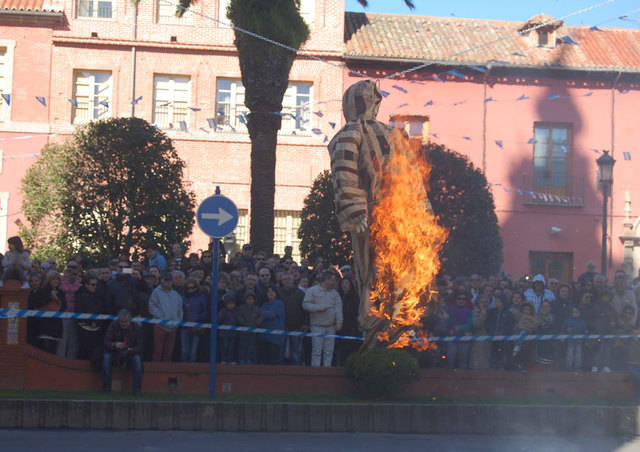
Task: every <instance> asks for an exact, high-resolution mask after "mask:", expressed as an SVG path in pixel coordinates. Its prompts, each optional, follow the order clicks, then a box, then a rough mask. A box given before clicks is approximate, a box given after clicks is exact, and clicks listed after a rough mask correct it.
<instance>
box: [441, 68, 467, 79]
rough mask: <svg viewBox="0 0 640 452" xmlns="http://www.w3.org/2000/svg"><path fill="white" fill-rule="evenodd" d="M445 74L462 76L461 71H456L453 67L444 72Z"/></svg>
mask: <svg viewBox="0 0 640 452" xmlns="http://www.w3.org/2000/svg"><path fill="white" fill-rule="evenodd" d="M445 74H450V75H453V76H454V77H458V78H464V74H463V73H462V72H459V71H456V70H455V69H451V70H449V71H447V72H445Z"/></svg>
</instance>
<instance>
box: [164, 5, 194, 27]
mask: <svg viewBox="0 0 640 452" xmlns="http://www.w3.org/2000/svg"><path fill="white" fill-rule="evenodd" d="M176 3H177V2H175V1H172V0H157V2H156V22H157V23H159V24H174V25H175V24H177V25H191V24H192V23H193V16H194V14H193V12H192V11H191V8H193V7H194V6H192V7H191V8H189V9H187V10H186V11H185V12H184V14H183V15H182V17H177V16H176Z"/></svg>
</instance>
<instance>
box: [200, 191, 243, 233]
mask: <svg viewBox="0 0 640 452" xmlns="http://www.w3.org/2000/svg"><path fill="white" fill-rule="evenodd" d="M196 221H197V222H198V226H200V229H202V232H204V233H205V234H207V235H208V236H210V237H213V238H216V239H220V238H222V237H224V236H226V235H229V234H230V233H231V232H232V231H233V230H234V229H235V228H236V226H237V225H238V208H237V207H236V205H235V204H234V203H233V201H231V200H230V199H229V198H227V197H226V196H221V195H214V196H209V197H208V198H207V199H205V200H204V201H202V203H201V204H200V205H199V206H198V211H197V213H196Z"/></svg>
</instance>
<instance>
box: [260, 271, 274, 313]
mask: <svg viewBox="0 0 640 452" xmlns="http://www.w3.org/2000/svg"><path fill="white" fill-rule="evenodd" d="M271 284H275V278H274V277H273V272H272V271H271V269H270V268H269V267H267V266H262V267H261V268H260V270H258V284H257V285H256V287H255V292H256V297H258V306H262V304H263V303H265V302H266V301H267V287H269V286H270V285H271Z"/></svg>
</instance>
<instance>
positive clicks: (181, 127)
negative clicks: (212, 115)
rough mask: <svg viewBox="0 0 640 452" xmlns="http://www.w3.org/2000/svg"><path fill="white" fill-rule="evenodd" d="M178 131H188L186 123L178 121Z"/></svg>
mask: <svg viewBox="0 0 640 452" xmlns="http://www.w3.org/2000/svg"><path fill="white" fill-rule="evenodd" d="M180 130H182V131H183V132H187V131H188V128H187V121H180Z"/></svg>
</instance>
